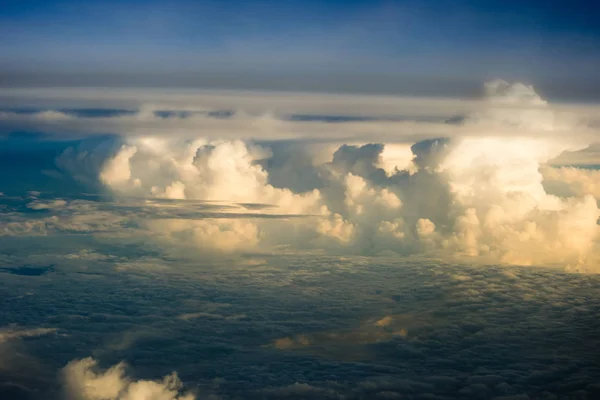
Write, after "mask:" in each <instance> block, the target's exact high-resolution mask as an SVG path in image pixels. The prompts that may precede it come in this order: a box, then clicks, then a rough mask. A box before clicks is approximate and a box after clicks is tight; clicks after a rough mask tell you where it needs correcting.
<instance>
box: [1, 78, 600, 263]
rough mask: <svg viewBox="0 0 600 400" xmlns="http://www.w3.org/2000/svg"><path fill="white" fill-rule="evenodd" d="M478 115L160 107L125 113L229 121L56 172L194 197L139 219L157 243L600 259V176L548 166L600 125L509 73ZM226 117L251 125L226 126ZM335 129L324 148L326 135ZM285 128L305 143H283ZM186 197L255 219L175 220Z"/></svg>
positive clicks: (139, 142)
mask: <svg viewBox="0 0 600 400" xmlns="http://www.w3.org/2000/svg"><path fill="white" fill-rule="evenodd" d="M468 111H469V112H468V113H467V114H465V115H464V116H462V117H461V118H459V119H457V120H456V121H453V123H443V122H436V123H431V124H430V123H421V122H417V121H389V120H388V121H382V120H377V121H368V122H364V123H359V122H356V121H352V122H343V123H339V124H338V123H336V124H335V125H332V124H327V123H324V122H322V121H320V122H318V123H317V122H311V121H305V122H299V121H295V120H286V119H282V118H280V117H276V116H273V115H271V116H268V117H260V118H257V117H256V115H254V116H253V115H251V114H243V113H242V114H239V115H237V114H235V113H233V114H232V115H229V116H228V117H226V118H221V117H218V118H215V116H214V115H212V114H210V113H208V114H207V113H196V114H194V113H191V114H190V113H188V114H185V115H184V114H181V115H180V114H178V113H174V114H173V115H169V116H168V117H165V116H160V115H157V113H156V108H152V107H148V108H143V109H141V110H140V112H139V113H137V114H133V115H132V114H123V115H119V116H117V117H114V118H116V119H118V120H119V121H120V122H127V121H130V120H135V121H137V122H140V121H148V120H152V121H154V120H155V119H157V118H158V119H159V120H160V121H163V120H169V121H170V122H174V121H175V122H177V121H179V122H181V123H184V124H188V123H191V121H194V118H199V119H202V121H205V120H207V119H211V118H212V119H213V120H215V121H212V120H211V121H212V122H210V124H209V125H202V126H198V127H197V129H198V132H197V134H196V135H195V137H191V136H190V135H187V134H182V135H179V134H173V135H170V134H169V135H167V134H166V133H165V132H163V133H161V134H158V135H156V134H154V135H141V134H140V131H139V130H136V132H135V133H131V132H127V134H125V135H124V136H122V137H120V138H119V140H118V141H115V140H114V139H110V143H111V144H102V143H96V145H95V147H91V148H85V147H83V148H76V147H74V148H70V149H67V150H65V151H64V152H63V153H62V154H61V155H60V156H59V157H58V158H57V160H56V165H57V168H58V169H60V170H61V171H62V173H66V174H72V175H74V176H75V177H76V179H78V180H80V181H88V182H92V181H94V180H95V181H96V182H98V184H100V185H101V186H102V187H103V188H104V189H105V190H107V191H108V192H109V193H111V194H112V195H113V196H114V197H115V198H117V199H128V198H140V199H162V200H165V201H166V200H169V201H175V202H180V203H171V204H167V203H161V204H160V207H159V206H158V204H157V206H156V207H155V210H154V211H155V214H154V215H152V214H149V213H145V214H144V215H143V217H141V216H138V217H137V218H136V217H135V216H134V215H128V216H127V220H128V221H129V222H131V221H132V220H135V225H136V226H137V227H138V228H140V229H142V230H144V232H145V233H144V234H147V235H150V237H153V238H155V239H157V240H158V241H159V242H163V243H168V244H169V245H171V246H172V245H185V246H188V247H191V248H194V249H197V250H198V251H200V252H202V253H209V252H220V253H223V252H225V253H231V252H252V251H265V250H270V251H272V250H274V249H283V248H285V249H291V248H292V249H296V250H300V249H324V250H326V251H341V252H349V253H352V254H367V255H377V254H400V255H408V254H415V253H417V254H421V253H430V252H436V253H437V252H442V253H446V254H448V255H459V256H465V257H483V258H486V259H489V260H493V261H496V262H501V263H508V264H527V265H535V264H541V265H550V264H561V265H563V266H570V267H573V268H579V269H585V268H587V269H590V268H592V267H590V265H591V264H593V263H592V261H590V260H591V259H593V258H594V256H595V253H594V251H595V250H594V245H595V242H596V237H597V233H598V232H597V224H596V221H597V219H598V217H599V216H600V211H599V209H598V207H597V205H596V197H597V191H596V190H595V186H594V185H595V176H594V175H593V174H592V173H591V172H582V170H579V169H572V170H571V169H556V168H552V167H549V166H548V163H549V162H550V161H551V160H553V159H555V158H556V157H557V156H559V155H560V154H563V153H564V152H569V151H571V152H572V151H577V150H579V149H583V148H585V147H586V146H588V145H589V144H590V143H591V140H592V139H591V138H592V137H593V134H594V132H595V131H594V129H593V128H592V127H590V126H588V125H586V124H585V123H584V122H581V121H580V120H578V119H576V118H574V114H568V113H567V114H565V113H561V112H558V111H557V109H556V108H555V107H553V106H552V105H550V104H549V103H548V102H546V101H545V100H544V99H542V98H541V97H540V96H539V95H538V94H537V93H536V92H535V91H534V89H533V88H532V87H531V86H528V85H523V84H519V83H516V84H510V83H507V82H505V81H501V80H496V81H493V82H489V83H488V84H486V97H485V98H484V99H483V100H482V101H480V102H477V103H476V105H473V107H471V109H470V110H468ZM194 115H196V117H194ZM48 117H49V116H48V115H46V116H44V118H48ZM190 118H191V119H190ZM195 121H196V122H198V121H199V120H198V119H197V120H195ZM163 122H164V121H163ZM127 123H128V122H127ZM161 123H162V122H161ZM213 123H214V124H221V123H222V124H225V125H222V126H221V127H220V128H217V126H216V125H211V124H213ZM227 124H238V125H230V126H229V127H230V128H232V129H231V130H230V131H229V133H228V134H227V135H220V133H221V132H222V130H221V129H225V126H226V125H227ZM394 124H395V125H394ZM191 126H192V125H190V127H191ZM396 128H398V129H397V130H396V131H395V132H394V129H396ZM430 128H431V129H430ZM244 129H245V130H248V129H249V130H253V132H254V133H251V134H250V135H247V134H246V133H247V132H246V133H244V132H245V131H244ZM360 131H362V133H360V134H359V132H360ZM375 132H378V133H375ZM392 132H393V133H394V134H393V135H392ZM328 133H331V136H330V137H328V138H326V140H325V142H326V144H324V145H320V144H319V142H318V141H316V140H315V138H316V137H317V136H318V135H320V136H324V135H326V134H328ZM282 134H283V136H289V137H294V138H295V139H299V140H296V141H294V142H289V141H281V140H277V139H276V138H280V137H281V135H282ZM219 136H222V137H219ZM251 138H253V139H251ZM373 138H375V139H378V140H381V142H375V143H373V142H372V140H371V139H373ZM267 139H269V140H267ZM185 201H212V202H224V204H225V203H226V204H234V203H236V204H246V205H252V204H254V205H256V206H255V207H256V209H255V210H254V211H253V212H254V215H253V218H248V215H242V214H243V213H241V212H240V211H241V210H239V209H238V210H235V209H229V210H227V211H226V212H225V213H224V214H223V215H221V216H220V217H219V218H213V217H210V216H207V215H204V216H194V215H192V214H191V213H189V211H186V212H187V216H184V215H183V213H182V212H180V213H179V214H178V215H175V214H173V210H174V209H176V208H178V207H179V208H180V209H181V210H183V209H184V208H185V209H186V210H189V209H190V208H189V207H191V206H190V205H185V206H184V205H183V204H184V203H183V202H185ZM60 206H62V203H60V200H56V202H55V203H48V202H41V201H34V202H33V203H31V204H30V208H34V209H38V210H42V209H45V210H58V209H59V207H60ZM104 212H105V213H106V211H104ZM274 215H277V218H268V217H269V216H271V217H273V216H274ZM260 216H263V217H264V218H256V217H260ZM297 216H304V218H296V217H297ZM51 218H54V220H52V219H51ZM78 218H79V219H81V218H83V217H82V216H81V215H78ZM120 218H121V221H123V216H122V215H121V216H120ZM107 220H108V219H107ZM62 222H65V223H66V222H69V223H70V225H73V224H72V223H71V222H72V221H70V220H69V221H68V220H67V219H66V218H65V217H64V216H63V215H60V214H58V216H57V215H54V216H52V217H46V219H42V220H40V219H38V220H33V221H27V223H28V224H30V225H31V226H23V224H21V225H18V224H16V223H13V225H7V226H4V227H3V228H4V231H5V232H6V231H8V232H9V233H10V232H16V231H18V230H19V229H20V230H22V231H23V232H35V231H36V230H40V231H43V230H44V229H46V228H47V227H48V225H51V226H54V225H57V224H60V223H62ZM15 224H16V225H15ZM124 224H125V222H123V223H122V224H121V226H123V225H124ZM90 225H91V224H89V223H87V221H86V227H90ZM114 226H115V227H118V226H119V225H118V224H116V225H114ZM92 227H93V225H92ZM584 266H585V268H584ZM592 269H593V268H592Z"/></svg>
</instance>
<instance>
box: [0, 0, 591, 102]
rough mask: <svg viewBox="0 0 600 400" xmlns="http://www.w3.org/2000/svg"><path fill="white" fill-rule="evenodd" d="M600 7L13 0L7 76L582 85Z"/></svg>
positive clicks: (441, 1)
mask: <svg viewBox="0 0 600 400" xmlns="http://www.w3.org/2000/svg"><path fill="white" fill-rule="evenodd" d="M598 12H600V6H599V5H597V4H593V2H591V1H590V2H585V1H570V2H566V1H538V0H533V1H528V2H521V1H516V0H508V1H472V0H459V1H445V0H437V1H427V2H418V1H392V0H390V1H363V0H349V1H338V0H329V1H313V0H307V1H279V2H272V1H239V0H233V1H227V2H223V1H196V2H194V1H187V0H174V1H169V2H167V1H140V0H126V1H114V0H108V1H103V2H100V1H88V2H82V1H75V0H64V1H43V0H25V1H8V2H4V3H3V6H2V8H0V51H1V52H2V54H3V59H2V63H1V64H0V74H1V75H0V77H1V79H2V81H1V82H0V84H5V85H6V84H11V85H15V84H16V85H18V84H28V83H29V84H31V83H36V82H37V83H46V84H47V83H53V82H54V83H57V84H99V85H102V84H111V83H116V84H118V83H123V84H127V83H132V84H144V85H153V84H155V85H159V86H160V85H169V84H176V85H181V84H182V85H184V86H187V85H199V86H203V85H206V86H231V87H241V88H246V87H259V88H260V87H263V88H266V89H269V88H275V89H277V88H283V89H294V88H297V89H302V88H303V87H308V88H309V89H313V87H314V88H316V89H318V88H322V89H323V90H325V91H328V90H332V91H336V90H345V89H348V90H353V91H359V92H360V91H385V89H387V88H389V89H390V90H392V91H394V90H396V89H397V90H399V91H402V87H403V86H404V88H405V89H410V88H411V87H413V86H414V88H416V89H418V87H419V86H422V87H423V88H425V87H426V86H427V82H429V85H430V86H431V85H433V86H437V87H438V88H440V90H441V89H443V86H444V84H446V85H447V86H448V85H449V86H448V88H447V89H448V90H452V88H453V87H455V86H456V87H459V86H461V85H462V86H463V87H467V86H469V85H471V84H472V85H475V83H477V85H478V84H479V83H480V82H481V81H482V80H484V79H490V78H494V77H503V78H506V79H518V80H524V81H529V82H532V83H535V84H537V86H540V87H541V88H542V90H544V86H545V87H547V88H550V90H552V88H554V90H558V89H557V88H562V90H563V91H568V90H567V88H571V91H573V90H575V91H577V90H579V89H578V88H580V89H582V90H583V89H585V88H590V87H591V88H592V89H593V88H597V87H598V86H599V85H600V77H599V76H598V75H599V74H598V73H597V72H596V69H597V66H598V65H599V63H600V54H599V53H600V52H599V51H598V48H600V46H599V45H600V27H599V26H600V24H597V21H596V20H595V16H597V15H598ZM453 85H454V86H453ZM434 89H435V88H434ZM592 89H589V90H590V91H593V90H592ZM584 94H585V93H584Z"/></svg>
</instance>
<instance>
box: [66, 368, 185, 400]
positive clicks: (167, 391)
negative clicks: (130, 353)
mask: <svg viewBox="0 0 600 400" xmlns="http://www.w3.org/2000/svg"><path fill="white" fill-rule="evenodd" d="M125 368H126V366H125V364H123V363H119V364H117V365H114V366H112V367H110V368H108V369H106V370H101V369H100V368H99V367H98V364H97V362H96V361H95V360H94V359H92V358H84V359H82V360H75V361H71V362H70V363H69V364H68V365H67V366H66V367H65V368H64V369H63V371H62V378H63V382H64V387H65V395H66V397H67V398H68V399H69V400H193V399H195V396H194V395H192V394H189V393H188V394H185V393H183V392H182V388H183V385H182V383H181V381H180V380H179V377H178V376H177V374H176V373H175V372H173V373H172V374H171V375H167V376H165V377H164V378H163V379H162V381H148V380H137V381H136V380H133V379H131V378H129V377H128V376H127V375H126V372H125Z"/></svg>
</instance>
